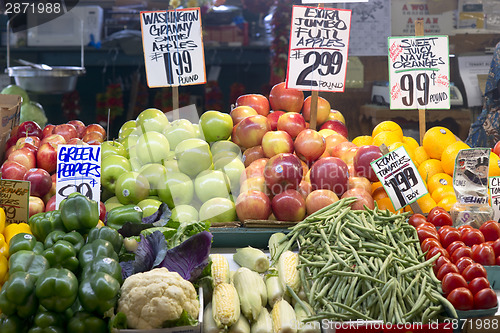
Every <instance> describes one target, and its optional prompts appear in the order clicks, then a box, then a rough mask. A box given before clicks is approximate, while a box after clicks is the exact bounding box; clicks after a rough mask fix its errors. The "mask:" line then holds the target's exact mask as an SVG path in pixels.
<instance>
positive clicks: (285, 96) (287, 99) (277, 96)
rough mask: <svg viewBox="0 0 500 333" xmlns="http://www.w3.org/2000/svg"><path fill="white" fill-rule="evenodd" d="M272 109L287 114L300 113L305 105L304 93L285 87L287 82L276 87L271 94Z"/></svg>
mask: <svg viewBox="0 0 500 333" xmlns="http://www.w3.org/2000/svg"><path fill="white" fill-rule="evenodd" d="M269 102H270V103H271V109H273V110H275V111H276V110H281V111H286V112H300V110H302V104H303V103H304V93H303V92H302V91H300V90H297V89H290V88H286V87H285V82H281V83H278V84H276V85H274V86H273V87H272V89H271V92H270V93H269Z"/></svg>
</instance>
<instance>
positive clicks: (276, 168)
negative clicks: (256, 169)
mask: <svg viewBox="0 0 500 333" xmlns="http://www.w3.org/2000/svg"><path fill="white" fill-rule="evenodd" d="M302 176H303V169H302V163H300V160H299V158H298V157H297V156H296V155H293V154H287V153H283V154H278V155H275V156H273V157H271V158H270V159H269V161H267V163H266V167H265V168H264V179H265V180H266V185H267V187H268V188H269V190H270V191H271V194H272V195H276V194H278V193H281V192H283V191H285V190H287V189H294V190H295V189H297V187H298V186H299V184H300V182H301V180H302Z"/></svg>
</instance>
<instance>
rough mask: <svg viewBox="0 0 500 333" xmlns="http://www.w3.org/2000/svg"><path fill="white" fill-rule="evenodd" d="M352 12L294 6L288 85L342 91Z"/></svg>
mask: <svg viewBox="0 0 500 333" xmlns="http://www.w3.org/2000/svg"><path fill="white" fill-rule="evenodd" d="M350 27H351V11H350V10H347V9H334V8H319V7H307V6H293V11H292V23H291V30H290V49H289V52H288V68H287V79H286V86H287V88H294V89H299V90H315V91H332V92H343V91H344V88H345V77H346V67H347V56H348V49H349V31H350Z"/></svg>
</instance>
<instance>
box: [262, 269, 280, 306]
mask: <svg viewBox="0 0 500 333" xmlns="http://www.w3.org/2000/svg"><path fill="white" fill-rule="evenodd" d="M266 290H267V303H268V304H269V306H270V307H273V306H274V303H276V302H277V301H279V300H280V299H282V298H283V294H284V293H285V291H284V290H283V286H282V285H281V282H280V280H279V278H278V275H269V276H268V277H267V278H266Z"/></svg>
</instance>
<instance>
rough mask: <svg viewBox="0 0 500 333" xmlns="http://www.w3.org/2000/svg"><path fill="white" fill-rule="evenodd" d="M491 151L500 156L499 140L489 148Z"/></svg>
mask: <svg viewBox="0 0 500 333" xmlns="http://www.w3.org/2000/svg"><path fill="white" fill-rule="evenodd" d="M491 151H492V152H494V153H495V154H497V155H498V156H500V141H498V142H497V143H496V144H495V146H494V147H493V149H491Z"/></svg>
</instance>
